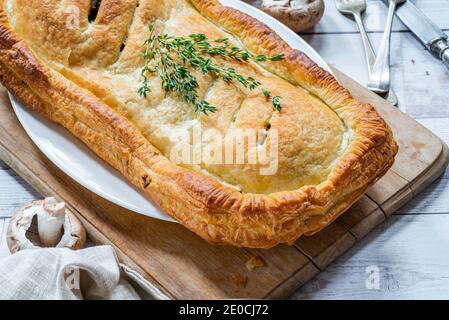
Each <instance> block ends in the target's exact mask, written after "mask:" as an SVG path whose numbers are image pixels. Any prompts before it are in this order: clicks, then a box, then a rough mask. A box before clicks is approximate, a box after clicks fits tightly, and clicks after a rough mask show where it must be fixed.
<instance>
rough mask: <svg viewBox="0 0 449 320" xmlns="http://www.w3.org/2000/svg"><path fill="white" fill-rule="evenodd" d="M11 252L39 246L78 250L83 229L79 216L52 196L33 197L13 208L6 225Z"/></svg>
mask: <svg viewBox="0 0 449 320" xmlns="http://www.w3.org/2000/svg"><path fill="white" fill-rule="evenodd" d="M7 242H8V247H9V250H10V251H11V253H15V252H17V251H20V250H24V249H35V248H42V247H56V248H70V249H73V250H77V249H81V248H83V247H84V245H85V243H86V231H85V229H84V227H83V225H82V224H81V222H80V221H79V220H78V218H77V217H76V216H75V215H74V214H73V213H72V212H71V211H70V210H69V209H67V208H66V206H65V203H64V202H58V201H57V200H56V199H55V198H53V197H50V198H45V199H44V200H35V201H32V202H29V203H27V204H25V205H24V206H23V207H22V208H20V209H19V210H17V211H16V213H15V214H14V215H13V217H12V218H11V222H10V223H9V226H8V232H7Z"/></svg>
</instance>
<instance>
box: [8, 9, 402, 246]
mask: <svg viewBox="0 0 449 320" xmlns="http://www.w3.org/2000/svg"><path fill="white" fill-rule="evenodd" d="M190 2H191V3H192V4H193V5H194V6H195V7H196V9H197V10H198V11H199V12H200V13H201V14H202V15H203V16H205V17H206V18H208V19H209V20H210V21H211V22H212V23H214V24H216V25H218V26H219V27H220V28H222V29H223V30H225V31H227V32H229V33H230V34H232V35H234V36H235V37H237V38H239V39H240V40H241V41H242V43H243V44H244V46H245V47H246V49H247V50H249V51H251V52H252V53H254V54H265V55H273V54H277V53H283V54H284V55H285V57H286V59H285V60H283V61H280V62H276V63H266V64H264V65H263V67H264V68H266V69H267V70H269V71H270V72H272V73H274V74H277V75H279V76H281V77H282V78H285V79H287V80H288V81H290V82H291V83H293V84H295V85H298V86H301V87H303V88H305V89H306V90H308V91H309V92H310V93H312V94H314V95H316V96H317V97H319V98H320V99H322V100H323V101H324V102H325V103H326V104H327V105H328V106H330V107H331V108H333V109H334V111H335V112H336V113H337V114H338V116H339V117H340V118H341V119H342V120H343V122H344V124H345V125H346V126H347V127H348V128H350V130H352V132H353V137H352V138H351V140H350V143H349V145H348V148H347V149H346V152H345V153H344V154H343V155H342V156H341V158H340V160H339V161H338V163H337V164H336V165H335V166H334V168H333V169H332V171H331V173H330V175H329V177H328V179H327V180H325V181H323V182H322V183H320V184H319V185H315V186H311V185H307V186H303V187H301V188H299V189H297V190H294V191H280V192H275V193H271V194H252V193H242V192H240V191H238V190H235V189H233V188H231V187H228V186H226V185H224V184H222V183H220V182H219V181H217V180H215V179H213V178H211V177H208V176H206V175H203V174H201V173H197V172H194V171H191V170H189V169H186V168H183V167H180V166H177V165H175V164H174V163H172V162H170V161H169V160H168V159H167V158H166V157H164V156H163V155H162V154H161V153H160V152H159V151H158V150H157V149H156V148H155V147H154V146H152V145H151V144H150V142H149V141H148V140H147V139H145V138H144V137H143V135H142V134H141V133H140V131H139V130H138V129H137V128H136V127H135V126H134V125H133V124H132V123H131V122H130V121H128V120H127V119H126V118H124V117H123V116H121V115H119V114H118V113H117V112H115V111H114V110H113V109H112V108H111V107H109V106H108V105H106V104H105V103H103V102H102V101H100V100H99V99H98V98H96V97H95V96H94V95H93V94H92V93H91V92H90V91H88V90H85V89H83V88H81V87H79V86H78V85H76V84H74V83H73V82H71V81H69V80H68V79H66V78H64V77H63V76H62V75H61V74H59V73H58V72H56V71H54V70H53V69H51V68H49V67H48V66H46V65H45V64H44V63H43V62H41V61H40V60H39V58H38V57H37V56H36V55H35V54H34V53H33V52H32V50H31V49H30V48H29V47H28V46H27V44H26V43H25V41H24V40H23V39H21V38H20V37H19V36H18V35H17V34H15V33H14V31H13V30H12V28H11V26H10V24H9V22H8V18H7V13H6V12H5V11H4V9H3V8H4V6H2V9H1V11H0V81H1V82H2V84H3V85H4V86H5V87H6V88H7V89H8V90H9V91H10V92H11V93H12V94H13V95H14V96H15V97H17V98H18V99H20V100H21V101H22V102H23V103H24V104H25V105H27V106H28V107H29V108H30V109H32V110H34V111H36V112H38V113H40V114H42V115H44V116H46V117H47V118H49V119H50V120H52V121H54V122H56V123H58V124H60V125H63V126H64V127H65V128H66V129H68V130H69V131H70V132H71V133H72V134H74V135H75V136H76V137H78V138H79V139H80V140H82V141H83V142H84V143H85V144H86V145H87V146H88V147H89V148H90V149H91V150H93V151H94V152H95V153H96V154H97V155H98V156H99V157H101V158H102V159H103V160H105V161H106V162H108V163H109V164H110V165H111V166H113V167H114V168H115V169H117V170H119V171H120V172H121V173H122V174H123V175H124V176H125V177H126V178H127V179H128V180H129V181H131V182H132V183H133V184H134V185H135V186H137V187H139V188H140V189H142V190H144V191H145V193H146V194H147V195H148V196H149V197H150V198H151V199H152V200H153V201H154V202H155V203H157V205H159V206H160V207H161V208H162V209H163V210H164V211H165V212H167V213H168V214H169V215H171V216H172V217H174V218H175V219H176V220H178V221H179V222H181V223H182V224H183V225H184V226H185V227H187V228H188V229H190V230H191V231H193V232H194V233H196V234H197V235H199V236H200V237H202V238H203V239H205V240H207V241H209V242H212V243H219V244H230V245H234V246H240V247H254V248H269V247H272V246H275V245H277V244H280V243H287V244H293V243H294V241H295V240H297V239H298V238H299V237H300V236H301V235H312V234H314V233H316V232H318V231H319V230H321V229H323V228H324V227H326V226H327V225H329V224H330V223H331V222H332V221H334V220H335V219H336V218H337V217H338V216H339V215H340V214H342V213H343V212H344V211H345V210H347V209H348V208H349V207H350V206H351V205H352V204H353V203H354V202H355V201H357V200H358V199H359V198H360V197H361V196H362V195H363V193H364V192H365V191H366V189H367V188H368V186H370V185H372V184H373V183H375V182H376V181H377V180H378V179H379V178H380V177H381V176H382V175H384V174H385V173H386V172H387V171H388V169H389V168H390V167H391V166H392V164H393V162H394V157H395V155H396V153H397V144H396V142H395V141H394V138H393V135H392V132H391V129H390V128H389V126H388V125H387V124H386V123H385V121H384V120H383V119H382V118H381V117H380V116H379V114H378V113H377V112H376V111H375V109H374V108H373V107H372V106H371V105H369V104H366V103H361V102H358V101H357V100H355V99H354V98H353V97H352V96H351V94H350V93H349V91H348V90H347V89H345V88H343V87H342V86H340V84H339V83H338V82H337V81H336V79H335V78H334V77H333V76H332V75H331V74H330V73H328V72H327V71H325V70H323V69H322V68H320V67H319V66H318V65H317V64H316V63H314V62H313V61H312V60H311V59H309V58H308V57H307V56H306V55H305V54H304V53H302V52H300V51H297V50H293V49H292V48H290V47H289V46H288V45H287V43H286V42H285V41H283V40H282V39H281V38H280V37H279V36H278V35H277V34H276V33H275V32H274V31H273V30H271V29H270V28H269V27H267V26H266V25H264V24H263V23H262V22H260V21H258V20H256V19H255V18H253V17H250V16H248V15H246V14H244V13H242V12H240V11H237V10H235V9H233V8H229V7H224V6H222V5H221V4H220V3H219V2H218V1H216V0H191V1H190ZM0 3H1V4H3V1H0Z"/></svg>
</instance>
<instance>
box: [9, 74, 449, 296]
mask: <svg viewBox="0 0 449 320" xmlns="http://www.w3.org/2000/svg"><path fill="white" fill-rule="evenodd" d="M335 72H336V74H337V77H338V79H339V80H340V81H341V82H342V84H343V85H345V86H346V87H348V88H350V89H351V91H352V92H353V94H354V95H355V96H356V97H358V98H360V99H362V100H364V101H366V102H371V103H372V104H374V105H375V106H376V107H377V109H378V110H379V112H381V113H382V114H383V115H384V116H385V117H386V119H387V120H389V121H388V122H389V123H390V124H392V126H393V130H394V131H395V132H397V133H398V135H399V138H400V139H399V143H400V155H399V156H398V162H403V165H402V166H401V165H396V166H395V169H394V171H391V173H389V174H388V175H387V176H386V177H385V178H383V179H381V180H380V181H379V182H378V184H376V185H375V186H373V187H372V188H371V190H370V191H369V192H367V195H366V196H363V197H362V199H360V201H359V202H357V203H356V204H355V205H354V206H353V207H352V208H351V209H350V210H348V211H347V212H346V213H345V214H344V215H342V216H341V217H340V218H339V219H337V221H335V222H334V223H333V224H331V225H330V226H329V227H328V228H326V229H324V230H323V231H321V232H320V233H318V234H317V235H315V236H313V237H307V238H306V237H304V238H301V239H299V240H298V241H297V242H296V243H295V245H294V246H278V247H275V248H273V249H270V250H250V249H241V248H234V247H229V246H213V245H210V244H208V243H206V242H205V241H203V240H202V239H200V238H199V237H197V236H196V235H195V234H193V233H191V232H190V231H188V230H186V229H185V228H183V227H182V226H180V225H178V224H174V223H168V222H164V221H158V220H155V219H151V218H148V217H145V216H142V215H138V214H135V213H132V212H130V211H128V210H125V209H123V208H120V207H118V206H116V205H113V204H111V203H110V202H108V201H107V200H104V199H102V198H100V197H98V196H97V195H95V194H93V193H92V192H90V191H88V190H86V189H84V188H83V187H81V186H80V185H79V184H78V183H76V182H74V181H73V180H72V179H70V178H68V177H67V176H66V175H65V174H64V173H62V172H61V171H60V170H59V169H57V168H56V167H55V166H54V165H53V164H52V163H51V162H50V161H49V160H47V159H46V158H45V156H43V155H42V153H41V152H40V151H39V150H38V149H37V148H36V147H35V145H34V144H33V143H32V142H31V140H30V139H29V138H28V137H27V135H26V134H25V132H24V131H23V129H22V128H21V126H20V124H19V123H18V121H17V119H16V117H15V115H14V113H13V111H12V110H11V107H10V105H9V101H8V98H7V94H6V92H5V90H4V89H3V88H2V89H1V91H0V104H1V105H2V106H1V108H0V158H1V159H2V160H3V161H5V163H7V164H8V165H9V166H10V167H11V168H12V169H14V170H15V171H17V172H18V173H19V175H20V176H21V177H23V178H24V179H25V180H26V181H28V182H29V183H30V184H31V185H32V186H33V187H34V188H35V189H36V190H37V191H38V192H39V193H41V194H42V195H44V196H49V195H52V196H56V197H57V198H59V199H61V200H64V201H66V202H67V204H68V206H69V207H70V208H71V209H72V210H74V211H75V212H76V213H77V214H78V216H79V217H80V218H81V220H82V221H83V223H84V224H85V226H86V228H87V231H88V234H89V236H90V237H91V239H92V240H93V241H94V242H96V243H99V244H111V245H113V246H114V247H115V248H116V249H117V252H118V255H119V258H120V259H121V260H122V261H124V262H125V263H126V264H129V265H130V266H131V267H133V268H135V269H137V270H138V271H139V272H141V273H142V275H143V276H145V277H146V278H147V279H148V280H149V281H151V282H153V283H154V284H155V285H156V286H158V287H159V288H160V289H161V290H163V291H164V292H166V293H167V294H168V295H170V296H171V297H173V298H189V299H203V298H210V299H215V298H242V297H250V298H266V297H270V298H279V297H284V296H286V295H287V294H289V293H290V292H292V291H293V290H294V289H296V288H297V287H299V286H301V285H302V284H304V283H306V282H307V281H308V280H309V279H310V278H311V277H313V276H314V275H316V274H317V273H318V272H319V270H320V269H322V268H324V267H326V266H327V265H328V264H329V263H330V262H332V261H333V260H334V259H335V258H337V257H338V256H339V255H340V254H342V253H343V252H344V251H346V250H347V249H348V248H350V247H351V246H353V245H354V244H355V243H356V242H357V241H358V240H359V239H360V238H361V237H363V236H364V235H365V234H366V233H368V232H369V230H371V229H372V228H374V227H375V226H376V225H377V224H379V223H380V222H381V221H383V220H384V219H385V214H384V210H385V209H384V205H385V204H388V203H391V204H394V203H395V201H396V200H395V199H396V197H398V196H399V197H400V199H401V201H406V200H408V199H409V196H406V197H405V198H404V197H402V195H403V193H404V190H409V189H411V185H413V184H414V181H415V180H416V179H418V178H419V177H423V176H425V173H426V170H432V172H435V173H433V174H432V175H429V177H430V178H433V177H434V176H435V175H438V174H439V173H441V172H442V170H443V168H444V165H445V163H446V161H447V158H444V159H443V161H442V162H441V163H440V162H438V163H437V164H438V166H432V165H433V164H434V163H435V161H437V159H439V158H441V157H443V154H442V151H443V144H442V143H441V142H440V140H439V139H438V138H435V136H434V135H433V134H431V133H430V132H429V131H428V130H427V129H425V128H424V127H422V126H421V125H419V124H417V123H416V122H415V121H413V120H411V119H410V118H408V117H407V116H406V115H404V114H402V113H401V112H400V111H398V110H397V109H394V108H393V107H391V106H390V105H389V104H388V103H386V102H385V101H384V100H382V99H380V98H379V97H377V96H376V95H374V94H372V93H370V92H368V91H367V90H366V89H364V88H363V87H361V86H360V85H358V84H356V83H355V82H354V81H353V80H351V79H349V78H347V77H346V76H344V75H343V74H341V73H340V72H338V71H335ZM408 128H411V130H412V131H410V132H409V134H404V133H403V132H402V131H406V130H408ZM412 132H413V136H412V135H411V133H412ZM421 140H422V141H424V140H425V141H426V143H432V144H434V145H432V146H429V148H414V147H410V145H411V142H412V141H421ZM410 148H412V149H410ZM413 148H414V149H413ZM413 150H415V151H413ZM401 152H404V154H401ZM408 167H410V168H413V170H409V169H408ZM398 177H401V179H399V182H398V179H397V178H398ZM430 182H431V181H430V180H429V181H428V180H426V179H424V180H422V179H421V181H420V183H421V184H422V185H424V184H428V183H430ZM390 207H392V206H391V205H388V208H390ZM393 207H394V206H393ZM254 256H259V257H261V258H262V260H263V261H264V262H265V266H263V267H261V268H257V269H255V270H249V269H248V268H247V266H246V263H247V261H248V260H249V259H251V258H252V257H254Z"/></svg>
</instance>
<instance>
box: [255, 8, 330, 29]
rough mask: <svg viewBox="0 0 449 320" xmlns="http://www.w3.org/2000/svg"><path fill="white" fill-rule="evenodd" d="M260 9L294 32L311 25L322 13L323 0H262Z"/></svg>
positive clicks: (316, 21) (318, 19)
mask: <svg viewBox="0 0 449 320" xmlns="http://www.w3.org/2000/svg"><path fill="white" fill-rule="evenodd" d="M261 9H262V10H263V11H264V12H266V13H268V14H269V15H271V16H272V17H274V18H276V19H278V20H279V21H281V22H282V23H284V24H285V25H287V26H288V27H289V28H291V29H292V30H293V31H295V32H300V31H303V30H306V29H309V28H311V27H313V26H314V25H315V24H316V23H318V21H320V19H321V17H322V16H323V13H324V2H323V0H262V5H261Z"/></svg>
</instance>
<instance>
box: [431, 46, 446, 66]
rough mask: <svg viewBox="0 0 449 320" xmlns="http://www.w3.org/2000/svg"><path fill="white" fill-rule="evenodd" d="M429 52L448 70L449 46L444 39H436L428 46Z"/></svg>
mask: <svg viewBox="0 0 449 320" xmlns="http://www.w3.org/2000/svg"><path fill="white" fill-rule="evenodd" d="M430 51H432V53H433V54H435V55H436V56H437V57H438V58H440V59H441V60H442V61H443V63H444V65H445V66H446V67H447V68H448V69H449V45H448V44H447V41H446V39H438V40H435V41H433V42H432V43H431V44H430Z"/></svg>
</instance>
